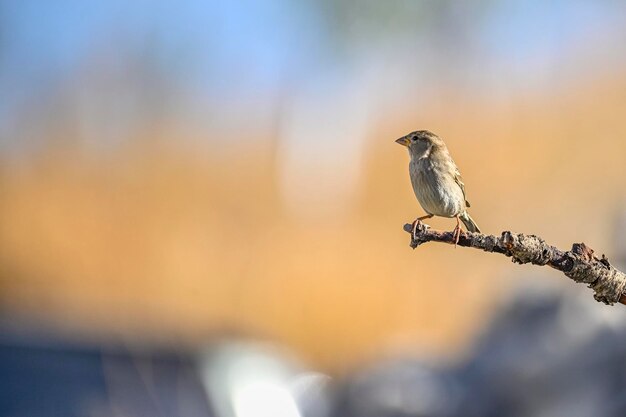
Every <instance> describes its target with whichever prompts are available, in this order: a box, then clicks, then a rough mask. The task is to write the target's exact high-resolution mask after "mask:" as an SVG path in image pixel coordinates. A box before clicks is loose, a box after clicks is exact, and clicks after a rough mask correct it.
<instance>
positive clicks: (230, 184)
mask: <svg viewBox="0 0 626 417" xmlns="http://www.w3.org/2000/svg"><path fill="white" fill-rule="evenodd" d="M432 103H433V105H432V106H431V108H430V109H429V110H428V111H427V112H426V113H424V112H423V111H421V112H420V113H419V114H418V113H417V111H416V110H412V109H406V110H403V111H400V110H398V109H390V113H389V117H388V118H387V119H386V120H387V122H386V123H385V124H384V125H381V126H376V127H375V129H372V130H370V137H369V138H368V142H367V143H366V145H365V146H367V151H366V163H365V169H364V172H363V173H362V181H361V189H360V190H359V192H358V194H357V198H356V199H355V200H354V201H353V202H352V204H351V209H350V212H349V216H346V217H342V218H340V219H337V220H336V221H334V222H332V224H325V223H324V222H319V221H318V222H311V223H308V222H306V221H302V219H301V218H294V217H293V216H290V215H289V214H288V213H287V212H286V211H285V209H284V207H283V205H284V204H283V203H284V202H283V201H282V197H281V195H280V193H279V191H278V188H277V185H276V182H277V178H276V170H275V160H276V155H275V153H274V150H273V148H272V147H271V146H269V145H264V144H267V143H272V140H271V139H272V138H258V139H259V140H258V142H255V143H257V144H258V145H255V146H253V147H252V149H248V150H247V151H246V152H243V151H242V149H241V148H239V149H235V150H233V149H222V148H220V149H212V150H210V151H209V150H206V149H204V150H202V151H198V150H197V149H192V148H191V147H186V146H181V145H180V140H179V139H180V136H181V133H180V132H176V131H175V130H173V129H169V130H168V127H167V126H159V127H158V131H159V132H160V133H159V136H160V137H163V138H165V140H162V141H152V140H151V138H152V136H153V135H154V134H155V132H154V131H148V130H147V131H144V132H143V133H141V134H139V135H138V137H136V138H134V139H135V140H133V141H130V144H129V145H126V146H121V147H120V148H118V149H116V150H115V151H114V152H109V153H106V154H104V155H103V154H98V155H96V154H93V153H90V152H86V151H84V150H81V148H80V147H78V146H74V145H72V143H73V142H72V140H71V138H70V140H63V141H54V140H51V141H50V142H49V143H50V145H49V146H48V148H47V149H41V150H40V152H39V153H38V154H37V155H34V156H31V157H29V158H27V159H23V160H20V161H17V162H16V161H12V162H11V163H5V164H3V168H2V170H0V274H1V275H0V296H1V297H2V298H1V302H2V305H3V308H4V310H5V312H6V313H7V314H9V315H10V317H21V318H22V319H26V320H30V321H34V322H39V323H44V325H45V326H46V327H48V328H52V329H55V331H58V332H61V333H65V334H71V335H74V336H76V337H80V338H100V339H104V340H113V341H115V340H126V341H129V340H130V341H135V342H140V343H183V344H189V345H196V344H198V343H202V342H204V341H206V340H207V338H209V337H210V336H211V334H213V333H214V332H216V331H225V330H233V329H241V330H242V331H243V332H248V333H250V334H254V335H257V336H262V337H270V338H274V339H276V340H278V341H280V342H284V343H287V344H288V345H289V346H291V347H293V348H295V349H296V351H297V352H299V353H300V354H301V355H302V356H303V357H304V358H305V359H307V360H309V361H311V362H312V363H314V364H316V365H317V366H323V367H326V368H328V369H343V368H345V367H346V366H351V365H354V364H355V363H358V362H359V361H361V360H364V359H366V358H368V357H371V356H372V355H380V354H385V353H387V352H397V351H419V352H422V353H424V352H426V353H428V352H437V353H442V352H443V353H455V352H459V351H460V350H462V348H463V347H464V346H466V345H467V342H468V341H469V340H471V336H472V335H474V334H475V333H476V331H477V330H478V329H480V327H481V325H483V324H484V323H485V322H486V320H487V319H488V317H489V316H490V313H491V312H492V311H494V306H496V305H497V304H498V302H499V300H500V299H501V298H502V297H503V295H504V294H505V293H506V289H507V287H508V286H509V285H510V284H511V283H512V282H514V281H515V279H518V278H515V279H513V278H511V277H512V276H514V275H515V276H516V277H519V271H520V268H525V271H526V272H528V273H529V274H531V273H532V271H534V270H533V269H532V267H520V266H513V265H511V264H510V263H509V261H508V260H507V259H505V258H502V257H496V256H488V255H481V254H479V253H476V252H474V251H466V250H462V249H456V250H455V249H453V248H450V247H443V246H437V245H428V246H426V247H423V248H420V249H419V250H417V251H415V252H412V251H411V250H410V249H409V247H408V236H407V235H406V234H405V233H404V232H403V231H402V229H401V227H402V224H403V223H404V222H406V221H409V220H411V219H412V218H413V217H414V216H415V215H417V214H420V213H421V210H420V208H419V206H418V205H417V203H416V202H415V200H414V197H413V195H412V192H411V190H410V185H409V179H408V175H407V171H406V163H407V155H406V154H405V152H404V150H403V149H401V148H400V147H398V146H397V145H396V144H394V143H393V139H395V138H396V137H398V136H400V135H402V134H405V133H406V132H408V131H410V130H414V129H416V128H429V129H431V130H433V131H435V132H437V133H439V134H440V135H442V136H443V137H444V138H445V139H446V140H447V143H448V145H449V147H450V148H451V150H452V153H453V156H454V157H455V159H456V161H457V163H458V165H459V166H460V167H461V170H462V172H463V175H464V177H465V179H466V183H467V187H468V193H469V198H470V201H471V202H472V203H473V210H472V215H473V217H474V218H475V219H477V221H478V223H479V224H480V225H481V227H482V228H483V229H484V230H485V231H487V232H491V233H499V232H500V231H502V230H505V229H511V230H514V231H521V232H527V233H536V234H539V235H541V236H543V237H544V238H545V239H547V240H548V241H549V242H551V243H553V244H557V245H559V246H562V247H566V246H568V245H570V244H571V243H572V242H574V241H585V242H586V243H588V244H590V245H592V247H594V248H597V249H598V250H599V251H604V252H607V254H608V255H611V240H610V238H611V225H612V223H611V220H612V218H613V215H614V213H615V210H616V209H618V207H619V204H620V203H621V202H622V201H623V198H624V189H625V186H626V175H625V174H626V168H625V166H624V156H626V140H625V138H626V121H625V120H626V119H625V116H624V115H625V114H626V84H624V82H623V80H612V81H610V82H608V81H606V80H605V81H601V82H600V81H598V82H589V83H588V84H586V85H582V86H579V88H577V89H576V90H575V91H573V90H572V89H565V88H564V89H563V90H561V91H557V92H556V93H554V92H551V95H550V97H546V96H544V95H533V94H526V95H524V94H520V95H519V96H518V97H515V98H513V99H511V100H506V101H504V100H494V99H485V98H481V97H476V96H475V95H470V94H463V93H462V92H461V93H452V92H451V93H450V94H448V95H444V96H439V97H437V98H436V99H433V102H432ZM64 139H67V138H64ZM432 225H433V226H435V227H439V228H452V226H453V222H452V221H450V220H442V219H435V220H433V221H432ZM551 279H552V278H551ZM553 279H554V280H555V281H563V285H574V284H570V283H569V282H566V281H565V280H562V277H560V276H558V274H556V273H555V274H554V275H553ZM581 291H585V289H584V288H582V287H581Z"/></svg>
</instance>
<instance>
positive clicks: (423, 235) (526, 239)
mask: <svg viewBox="0 0 626 417" xmlns="http://www.w3.org/2000/svg"><path fill="white" fill-rule="evenodd" d="M404 230H405V231H406V232H409V233H410V234H411V243H410V246H411V247H412V248H413V249H415V248H417V247H418V246H420V245H422V244H424V243H427V242H442V243H449V244H451V245H454V236H453V233H452V232H442V231H438V230H432V229H431V228H430V226H428V225H426V224H424V223H422V222H418V224H417V227H416V232H415V236H413V233H412V225H410V224H405V225H404ZM458 246H464V247H468V248H476V249H482V250H483V251H485V252H492V253H501V254H503V255H504V256H508V257H510V258H512V260H513V262H515V263H518V264H527V263H530V264H533V265H541V266H543V265H548V266H550V267H552V268H554V269H556V270H559V271H561V272H563V273H564V274H565V276H567V277H568V278H570V279H572V280H574V281H576V282H580V283H584V284H587V285H588V287H589V288H591V289H592V290H593V292H594V295H593V297H594V298H595V299H596V300H597V301H600V302H602V303H605V304H609V305H613V304H614V303H621V304H626V295H625V292H626V274H624V273H623V272H621V271H620V270H618V269H615V268H614V267H613V266H611V264H610V263H609V260H608V259H607V257H606V256H604V255H602V257H601V258H598V257H596V256H595V255H594V251H593V249H591V248H590V247H588V246H587V245H585V244H584V243H574V245H573V246H572V249H571V250H569V251H562V250H560V249H558V248H556V247H554V246H551V245H549V244H547V243H546V242H545V241H544V240H543V239H541V238H540V237H538V236H534V235H524V234H522V233H512V232H508V231H507V232H502V235H501V236H500V237H496V236H493V235H484V234H481V233H471V232H463V233H461V237H460V239H459V243H458Z"/></svg>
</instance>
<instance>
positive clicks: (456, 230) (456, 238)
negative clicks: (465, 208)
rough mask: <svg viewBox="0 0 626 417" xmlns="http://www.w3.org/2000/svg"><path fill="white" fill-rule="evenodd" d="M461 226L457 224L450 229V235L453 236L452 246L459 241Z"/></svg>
mask: <svg viewBox="0 0 626 417" xmlns="http://www.w3.org/2000/svg"><path fill="white" fill-rule="evenodd" d="M461 232H462V230H461V228H460V227H459V226H457V227H455V228H454V230H453V231H452V237H453V238H454V247H455V248H456V245H457V244H458V243H459V239H460V238H461Z"/></svg>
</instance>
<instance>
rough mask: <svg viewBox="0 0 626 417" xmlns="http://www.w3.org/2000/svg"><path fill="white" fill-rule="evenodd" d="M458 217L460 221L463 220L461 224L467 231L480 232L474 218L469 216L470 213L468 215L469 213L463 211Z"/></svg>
mask: <svg viewBox="0 0 626 417" xmlns="http://www.w3.org/2000/svg"><path fill="white" fill-rule="evenodd" d="M459 218H460V219H461V221H462V222H463V224H464V225H465V227H466V228H467V231H468V232H476V233H480V229H479V228H478V225H477V224H476V222H475V221H474V219H472V218H471V217H470V215H469V213H468V212H467V211H465V212H463V214H461V215H460V216H459Z"/></svg>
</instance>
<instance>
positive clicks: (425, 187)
mask: <svg viewBox="0 0 626 417" xmlns="http://www.w3.org/2000/svg"><path fill="white" fill-rule="evenodd" d="M396 142H397V143H399V144H400V145H403V146H406V147H407V148H408V150H409V156H410V157H411V161H410V162H409V175H410V177H411V184H412V185H413V192H414V193H415V196H416V197H417V201H419V203H420V205H421V206H422V208H423V209H424V210H425V211H426V213H427V214H426V215H425V216H422V217H418V218H417V219H416V220H415V221H414V222H413V238H414V239H415V234H416V229H417V224H418V222H420V221H422V220H425V219H430V218H431V217H433V216H440V217H448V218H452V217H454V218H456V227H455V228H454V232H453V236H454V244H455V246H456V244H457V243H459V238H460V236H461V224H460V222H459V221H462V222H463V224H464V225H465V227H466V228H467V230H468V231H470V232H478V233H480V229H479V228H478V225H476V222H474V220H473V219H472V218H471V217H470V215H469V213H468V212H467V208H468V207H470V203H469V201H467V199H466V197H465V184H463V179H462V178H461V173H460V172H459V169H458V168H457V166H456V164H455V163H454V161H453V160H452V157H451V156H450V152H448V148H447V147H446V144H445V143H444V142H443V140H442V139H441V138H440V137H439V136H437V135H435V134H434V133H432V132H429V131H428V130H417V131H415V132H412V133H409V134H408V135H406V136H403V137H401V138H400V139H396Z"/></svg>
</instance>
